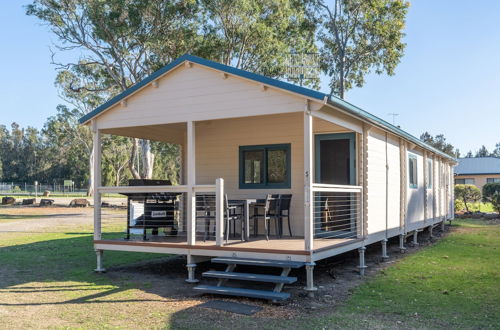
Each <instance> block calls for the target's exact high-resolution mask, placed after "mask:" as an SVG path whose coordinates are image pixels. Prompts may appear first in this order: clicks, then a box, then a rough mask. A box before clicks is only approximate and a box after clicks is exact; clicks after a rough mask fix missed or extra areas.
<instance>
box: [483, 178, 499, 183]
mask: <svg viewBox="0 0 500 330" xmlns="http://www.w3.org/2000/svg"><path fill="white" fill-rule="evenodd" d="M486 183H500V178H486Z"/></svg>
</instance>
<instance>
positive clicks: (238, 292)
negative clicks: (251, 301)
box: [193, 285, 290, 300]
mask: <svg viewBox="0 0 500 330" xmlns="http://www.w3.org/2000/svg"><path fill="white" fill-rule="evenodd" d="M193 289H194V290H196V291H201V292H203V293H212V294H220V295H226V296H237V297H249V298H259V299H268V300H285V299H288V298H289V297H290V294H289V293H285V292H273V291H263V290H252V289H242V288H231V287H227V286H215V285H198V286H196V287H194V288H193Z"/></svg>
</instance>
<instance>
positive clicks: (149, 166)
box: [141, 140, 155, 179]
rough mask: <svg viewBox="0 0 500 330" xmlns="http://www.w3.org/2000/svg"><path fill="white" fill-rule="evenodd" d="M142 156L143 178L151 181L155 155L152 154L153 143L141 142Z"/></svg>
mask: <svg viewBox="0 0 500 330" xmlns="http://www.w3.org/2000/svg"><path fill="white" fill-rule="evenodd" d="M141 155H142V173H141V174H142V175H141V176H142V178H143V179H151V178H152V177H153V168H154V160H155V155H154V154H153V153H152V152H151V141H149V140H141Z"/></svg>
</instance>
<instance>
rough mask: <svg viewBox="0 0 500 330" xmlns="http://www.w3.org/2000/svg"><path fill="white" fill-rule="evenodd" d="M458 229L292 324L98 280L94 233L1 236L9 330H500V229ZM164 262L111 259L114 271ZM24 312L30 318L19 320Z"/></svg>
mask: <svg viewBox="0 0 500 330" xmlns="http://www.w3.org/2000/svg"><path fill="white" fill-rule="evenodd" d="M453 228H454V229H455V230H454V231H453V232H452V233H450V234H449V235H448V236H447V237H445V238H444V239H442V240H440V241H438V242H437V243H435V244H433V245H430V246H428V247H425V248H423V249H422V250H420V251H418V252H416V253H414V254H410V255H407V256H405V257H404V258H403V259H401V260H400V261H398V262H397V263H395V264H394V265H393V266H391V267H388V268H386V269H385V270H384V271H382V272H380V273H379V274H378V275H376V276H374V277H372V278H370V279H368V280H367V281H366V282H365V283H363V284H362V285H360V286H359V287H357V288H356V289H354V290H353V291H352V294H351V295H350V298H349V299H348V300H347V301H345V302H344V303H343V304H341V305H340V306H337V307H335V308H332V309H326V310H324V309H322V310H318V311H310V312H308V313H303V314H300V313H299V314H298V315H297V316H296V317H294V318H293V319H292V320H289V319H280V318H269V317H258V316H253V317H242V316H235V315H232V314H224V313H214V312H211V311H209V310H204V309H191V308H185V309H183V308H182V307H176V306H177V304H179V303H181V302H182V301H183V299H185V298H183V297H182V296H177V297H176V296H168V299H166V300H165V299H164V300H162V301H159V299H163V298H162V297H161V292H162V291H161V290H159V289H158V288H157V287H158V285H160V284H161V283H167V284H168V283H169V282H168V281H169V279H162V281H161V282H154V281H158V279H156V280H154V279H151V278H147V277H143V276H144V275H141V273H137V274H136V275H123V274H117V273H114V272H110V273H109V275H106V276H102V275H97V274H94V273H93V272H92V271H91V269H92V268H93V267H94V264H95V254H94V253H93V251H92V236H91V234H90V229H91V228H90V227H75V228H67V230H65V232H61V233H39V234H28V235H27V234H25V233H3V234H2V233H0V235H2V236H0V238H1V239H0V265H1V266H0V311H1V312H2V314H1V315H2V317H1V318H2V321H0V325H1V326H0V327H11V328H21V327H30V326H31V327H33V325H34V324H38V323H37V322H40V321H39V318H40V319H41V320H45V321H41V322H44V323H42V324H43V325H44V326H46V327H65V328H66V327H68V328H122V327H124V328H137V327H154V328H170V327H172V328H206V329H214V328H231V327H238V328H241V329H246V328H302V329H323V328H335V329H344V328H352V329H385V328H410V329H411V328H426V329H429V328H430V329H432V328H446V329H481V328H484V329H489V328H491V329H493V328H497V327H498V324H500V294H499V292H500V290H499V289H500V285H499V283H500V281H499V279H500V226H499V225H492V224H491V223H489V222H487V221H482V220H461V221H456V222H454V224H453ZM122 229H123V227H122V226H121V224H118V223H117V224H113V223H110V224H107V225H106V227H105V231H106V232H108V234H106V236H105V238H106V237H117V236H121V235H123V233H122V232H121V230H122ZM158 257H161V255H155V254H144V253H124V252H106V253H105V264H106V266H108V267H109V266H113V265H123V264H130V263H133V262H136V261H139V260H145V259H146V260H147V259H155V258H158ZM353 276H357V275H354V274H353ZM29 288H34V289H29ZM151 288H153V289H154V290H153V289H151ZM155 288H156V289H155ZM16 290H18V291H21V292H26V293H16ZM155 290H156V291H155ZM186 294H190V292H186ZM53 301H61V303H57V304H55V305H50V304H49V305H47V306H44V309H42V310H37V309H36V308H37V307H36V306H37V304H39V303H41V302H43V303H45V302H53ZM155 301H157V302H155ZM26 302H28V305H29V306H28V307H26V306H25V305H24V304H25V303H26ZM95 302H99V303H95ZM103 302H106V303H103ZM270 308H272V307H270ZM23 313H27V314H26V315H28V316H23V317H22V318H19V317H17V315H21V314H23ZM33 315H37V316H36V319H35V316H33ZM30 318H31V319H30ZM30 321H31V322H32V323H29V322H30ZM27 322H28V323H27Z"/></svg>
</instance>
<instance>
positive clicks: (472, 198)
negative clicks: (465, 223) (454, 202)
mask: <svg viewBox="0 0 500 330" xmlns="http://www.w3.org/2000/svg"><path fill="white" fill-rule="evenodd" d="M455 198H456V199H458V200H461V201H462V202H463V203H464V205H465V209H466V210H467V212H469V205H468V203H475V202H479V201H480V200H481V191H480V190H479V188H478V187H476V186H474V185H472V184H457V185H455Z"/></svg>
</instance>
